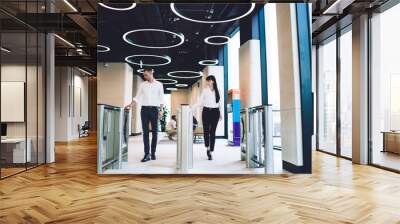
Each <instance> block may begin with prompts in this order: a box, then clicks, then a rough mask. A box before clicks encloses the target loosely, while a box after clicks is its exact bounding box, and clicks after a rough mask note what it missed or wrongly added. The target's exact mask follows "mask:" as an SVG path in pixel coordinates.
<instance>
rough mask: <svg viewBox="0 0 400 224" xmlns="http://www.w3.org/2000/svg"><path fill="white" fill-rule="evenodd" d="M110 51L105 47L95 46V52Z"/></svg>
mask: <svg viewBox="0 0 400 224" xmlns="http://www.w3.org/2000/svg"><path fill="white" fill-rule="evenodd" d="M110 50H111V49H110V48H109V47H107V46H104V45H100V44H98V45H97V52H108V51H110Z"/></svg>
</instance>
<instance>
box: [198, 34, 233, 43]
mask: <svg viewBox="0 0 400 224" xmlns="http://www.w3.org/2000/svg"><path fill="white" fill-rule="evenodd" d="M214 38H223V39H226V41H224V42H212V41H211V40H212V39H214ZM230 40H231V38H230V37H228V36H209V37H206V38H204V42H205V43H207V44H211V45H224V44H227V43H228V42H229V41H230Z"/></svg>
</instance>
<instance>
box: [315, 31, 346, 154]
mask: <svg viewBox="0 0 400 224" xmlns="http://www.w3.org/2000/svg"><path fill="white" fill-rule="evenodd" d="M351 49H352V32H351V25H350V26H347V27H346V28H344V29H343V30H340V31H339V32H337V34H336V35H333V36H331V37H329V38H327V39H326V40H324V41H322V42H321V43H320V44H319V45H318V46H317V150H319V151H322V152H326V153H329V154H332V155H337V156H340V157H344V158H347V159H351V157H352V148H351V143H352V100H351V99H352V66H351V64H352V50H351Z"/></svg>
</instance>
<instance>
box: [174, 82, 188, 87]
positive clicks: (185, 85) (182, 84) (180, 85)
mask: <svg viewBox="0 0 400 224" xmlns="http://www.w3.org/2000/svg"><path fill="white" fill-rule="evenodd" d="M175 86H176V87H188V86H189V85H188V84H184V83H178V84H175Z"/></svg>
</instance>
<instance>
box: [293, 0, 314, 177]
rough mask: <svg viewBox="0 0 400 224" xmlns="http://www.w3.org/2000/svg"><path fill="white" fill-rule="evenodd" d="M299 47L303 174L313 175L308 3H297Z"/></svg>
mask: <svg viewBox="0 0 400 224" xmlns="http://www.w3.org/2000/svg"><path fill="white" fill-rule="evenodd" d="M296 17H297V38H298V46H299V49H298V50H299V63H300V64H299V68H300V89H301V90H300V94H301V123H302V124H301V126H302V135H303V167H302V171H303V173H311V169H312V166H311V165H312V164H311V157H312V155H311V152H312V145H311V144H312V143H311V138H312V134H313V127H314V125H313V122H314V120H313V97H312V83H311V82H312V79H311V35H310V14H309V8H308V3H296Z"/></svg>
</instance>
